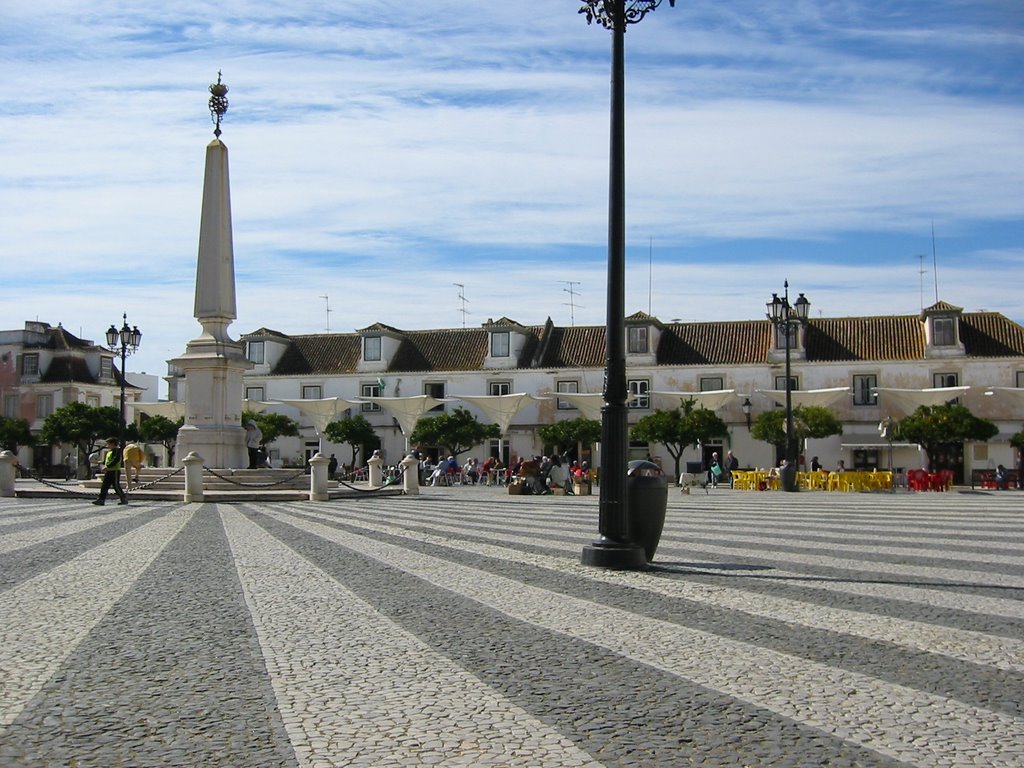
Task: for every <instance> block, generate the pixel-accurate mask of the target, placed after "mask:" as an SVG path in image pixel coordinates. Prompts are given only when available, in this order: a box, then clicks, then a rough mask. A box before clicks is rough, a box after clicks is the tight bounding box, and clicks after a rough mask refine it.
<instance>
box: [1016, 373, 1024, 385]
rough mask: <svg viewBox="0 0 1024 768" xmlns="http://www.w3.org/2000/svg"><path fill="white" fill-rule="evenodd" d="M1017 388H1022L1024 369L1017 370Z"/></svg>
mask: <svg viewBox="0 0 1024 768" xmlns="http://www.w3.org/2000/svg"><path fill="white" fill-rule="evenodd" d="M1017 389H1024V371H1017Z"/></svg>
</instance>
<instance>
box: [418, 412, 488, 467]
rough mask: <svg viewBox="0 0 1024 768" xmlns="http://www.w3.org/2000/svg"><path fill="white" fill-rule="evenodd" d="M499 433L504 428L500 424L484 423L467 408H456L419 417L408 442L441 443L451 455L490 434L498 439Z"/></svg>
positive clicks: (466, 448) (480, 441) (476, 443)
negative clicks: (438, 413) (500, 427)
mask: <svg viewBox="0 0 1024 768" xmlns="http://www.w3.org/2000/svg"><path fill="white" fill-rule="evenodd" d="M499 437H501V431H500V430H499V429H498V425H497V424H481V423H480V422H479V421H478V420H477V418H476V416H474V415H473V414H471V413H470V412H469V411H467V410H466V409H465V408H456V409H455V410H454V411H452V412H451V413H442V414H441V415H440V416H428V417H425V418H422V419H420V420H419V421H418V422H417V423H416V428H415V429H414V430H413V431H412V434H411V435H409V442H410V443H416V444H417V445H439V446H442V447H443V448H444V449H445V450H446V451H448V453H449V454H450V455H452V456H458V455H459V454H460V453H465V452H466V451H468V450H469V449H470V448H472V447H473V446H475V445H479V444H480V443H482V442H483V441H484V440H487V439H488V438H490V439H495V440H496V439H497V438H499Z"/></svg>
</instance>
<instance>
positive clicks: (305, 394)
mask: <svg viewBox="0 0 1024 768" xmlns="http://www.w3.org/2000/svg"><path fill="white" fill-rule="evenodd" d="M323 396H324V388H323V387H321V386H320V385H319V384H304V385H303V387H302V399H303V400H320V399H321V398H323Z"/></svg>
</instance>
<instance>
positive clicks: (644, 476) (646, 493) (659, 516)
mask: <svg viewBox="0 0 1024 768" xmlns="http://www.w3.org/2000/svg"><path fill="white" fill-rule="evenodd" d="M626 494H627V496H628V499H629V500H628V509H629V535H630V538H631V539H632V540H633V543H634V544H637V545H639V546H641V547H643V548H644V555H645V556H646V557H647V562H651V561H652V560H653V559H654V553H655V551H656V550H657V549H658V542H659V541H660V540H661V531H662V529H663V528H664V527H665V510H666V508H667V506H668V478H667V477H665V473H664V472H662V470H661V467H659V466H658V465H657V464H655V463H654V462H653V461H647V460H645V459H638V460H637V461H631V462H629V471H628V472H627V473H626Z"/></svg>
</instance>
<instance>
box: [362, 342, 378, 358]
mask: <svg viewBox="0 0 1024 768" xmlns="http://www.w3.org/2000/svg"><path fill="white" fill-rule="evenodd" d="M363 360H366V361H368V362H377V361H378V360H380V336H365V337H364V338H363Z"/></svg>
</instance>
